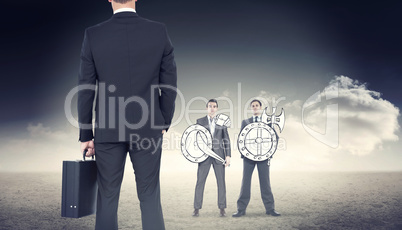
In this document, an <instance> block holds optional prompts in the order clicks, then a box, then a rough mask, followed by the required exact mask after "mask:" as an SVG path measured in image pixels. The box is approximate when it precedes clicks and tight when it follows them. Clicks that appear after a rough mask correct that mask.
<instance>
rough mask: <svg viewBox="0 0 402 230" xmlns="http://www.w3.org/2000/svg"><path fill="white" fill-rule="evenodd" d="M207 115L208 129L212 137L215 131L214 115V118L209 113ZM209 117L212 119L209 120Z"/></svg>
mask: <svg viewBox="0 0 402 230" xmlns="http://www.w3.org/2000/svg"><path fill="white" fill-rule="evenodd" d="M207 117H208V123H209V130H210V131H211V135H212V138H214V133H215V117H214V118H211V117H210V116H209V115H208V116H207ZM211 119H212V121H211Z"/></svg>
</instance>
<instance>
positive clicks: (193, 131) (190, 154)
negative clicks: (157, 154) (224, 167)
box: [180, 125, 212, 163]
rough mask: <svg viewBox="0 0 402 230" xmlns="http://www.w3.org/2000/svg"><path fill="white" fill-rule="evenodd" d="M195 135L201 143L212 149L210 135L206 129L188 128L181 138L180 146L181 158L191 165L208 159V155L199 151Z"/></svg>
mask: <svg viewBox="0 0 402 230" xmlns="http://www.w3.org/2000/svg"><path fill="white" fill-rule="evenodd" d="M197 133H198V134H199V135H200V137H201V138H202V141H203V143H206V145H207V146H208V148H212V135H211V133H210V132H209V131H208V129H206V128H205V127H204V126H201V125H191V126H189V127H188V128H187V129H186V130H185V131H184V133H183V135H182V137H181V143H180V145H181V153H182V154H183V156H184V157H185V158H186V159H187V160H189V161H191V162H193V163H200V162H203V161H205V160H206V159H207V158H208V155H207V154H206V153H205V152H204V151H202V149H200V147H199V145H198V143H197Z"/></svg>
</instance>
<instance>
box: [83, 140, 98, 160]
mask: <svg viewBox="0 0 402 230" xmlns="http://www.w3.org/2000/svg"><path fill="white" fill-rule="evenodd" d="M80 149H81V154H82V153H83V152H84V150H85V149H88V152H87V154H86V155H85V156H86V157H90V156H92V155H95V144H94V141H87V142H81V148H80Z"/></svg>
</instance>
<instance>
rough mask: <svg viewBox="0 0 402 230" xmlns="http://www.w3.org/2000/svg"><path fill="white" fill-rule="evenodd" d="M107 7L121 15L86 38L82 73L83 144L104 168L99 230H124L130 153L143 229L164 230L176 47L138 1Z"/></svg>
mask: <svg viewBox="0 0 402 230" xmlns="http://www.w3.org/2000/svg"><path fill="white" fill-rule="evenodd" d="M108 1H109V2H110V3H111V6H112V8H113V11H114V14H113V16H112V17H111V18H110V19H109V20H107V21H105V22H102V23H100V24H97V25H95V26H92V27H89V28H87V29H86V30H85V36H84V41H83V44H82V49H81V63H80V69H79V92H78V121H79V125H80V137H79V141H81V151H83V150H84V149H87V150H88V152H87V156H91V155H93V154H95V152H96V164H97V168H98V177H97V178H98V187H99V189H98V196H97V211H96V226H95V228H96V229H107V230H111V229H118V224H117V223H118V221H117V209H118V203H119V195H120V187H121V182H122V179H123V174H124V165H125V162H126V156H127V152H128V153H129V155H130V159H131V162H132V165H133V168H134V173H135V180H136V185H137V195H138V198H139V200H140V208H141V216H142V227H143V229H164V228H165V226H164V220H163V214H162V208H161V202H160V183H159V169H160V159H161V145H162V135H163V133H164V132H165V131H166V130H167V129H168V128H169V126H170V124H171V121H172V117H173V113H174V101H175V98H176V94H177V91H176V82H177V73H176V64H175V61H174V55H173V47H172V44H171V42H170V39H169V36H168V34H167V30H166V27H165V25H164V24H162V23H158V22H153V21H150V20H147V19H144V18H142V17H140V16H139V15H138V14H137V13H136V11H135V2H136V0H108ZM95 85H97V86H98V87H97V90H96V91H95ZM95 94H96V105H95V135H93V132H92V128H93V125H92V111H93V102H94V98H95ZM93 138H94V140H93ZM132 215H134V214H132Z"/></svg>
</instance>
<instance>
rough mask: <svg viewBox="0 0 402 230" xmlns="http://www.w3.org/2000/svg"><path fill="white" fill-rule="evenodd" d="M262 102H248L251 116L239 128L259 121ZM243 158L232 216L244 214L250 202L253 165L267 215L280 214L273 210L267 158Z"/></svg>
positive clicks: (273, 202) (273, 203)
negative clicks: (241, 177) (235, 209)
mask: <svg viewBox="0 0 402 230" xmlns="http://www.w3.org/2000/svg"><path fill="white" fill-rule="evenodd" d="M261 106H262V103H261V101H259V100H253V101H251V103H250V107H251V109H252V110H253V116H252V117H250V118H249V119H246V120H243V122H242V123H241V130H243V128H244V127H246V126H247V125H248V124H250V123H253V122H259V121H261V109H262V107H261ZM241 157H242V158H243V179H242V183H241V190H240V196H239V199H238V200H237V212H236V213H234V214H233V215H232V216H233V217H241V216H243V215H245V214H246V208H247V205H248V203H249V202H250V195H251V194H250V193H251V177H252V175H253V171H254V168H255V165H257V169H258V178H259V180H260V191H261V198H262V201H263V203H264V207H265V210H266V212H265V213H266V214H267V215H272V216H280V215H281V214H280V213H278V212H277V211H275V201H274V196H273V194H272V191H271V182H270V180H269V165H268V160H265V161H253V160H250V159H248V158H245V157H244V156H243V155H241Z"/></svg>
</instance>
